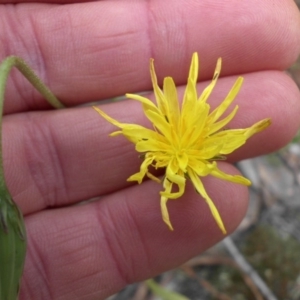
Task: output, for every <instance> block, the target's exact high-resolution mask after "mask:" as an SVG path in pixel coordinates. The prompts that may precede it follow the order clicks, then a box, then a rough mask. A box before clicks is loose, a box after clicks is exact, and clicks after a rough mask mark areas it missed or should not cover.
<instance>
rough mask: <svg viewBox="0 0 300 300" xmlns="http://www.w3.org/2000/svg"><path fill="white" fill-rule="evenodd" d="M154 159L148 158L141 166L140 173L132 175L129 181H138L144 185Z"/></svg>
mask: <svg viewBox="0 0 300 300" xmlns="http://www.w3.org/2000/svg"><path fill="white" fill-rule="evenodd" d="M153 160H154V157H147V158H145V159H144V161H143V162H142V164H141V167H140V171H139V172H138V173H135V174H133V175H131V176H130V177H129V178H128V179H127V181H137V182H138V183H139V184H141V183H142V180H143V178H144V177H145V175H146V173H147V172H148V167H149V165H151V163H152V162H153Z"/></svg>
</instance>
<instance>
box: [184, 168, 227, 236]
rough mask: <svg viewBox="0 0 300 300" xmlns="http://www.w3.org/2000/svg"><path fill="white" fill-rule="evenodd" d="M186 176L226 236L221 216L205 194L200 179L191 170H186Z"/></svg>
mask: <svg viewBox="0 0 300 300" xmlns="http://www.w3.org/2000/svg"><path fill="white" fill-rule="evenodd" d="M188 174H189V176H190V178H191V180H192V182H193V184H194V187H195V189H196V190H197V192H198V193H199V194H200V195H201V196H202V197H203V198H204V200H205V201H206V203H207V204H208V206H209V209H210V211H211V213H212V215H213V217H214V219H215V221H216V222H217V224H218V226H219V228H220V229H221V231H222V232H223V233H224V234H226V229H225V227H224V224H223V221H222V219H221V216H220V214H219V212H218V210H217V208H216V206H215V204H214V203H213V201H212V200H211V199H210V197H209V196H208V194H207V193H206V191H205V188H204V186H203V183H202V182H201V180H200V178H199V177H198V176H197V175H196V174H195V172H194V171H193V170H192V169H189V170H188Z"/></svg>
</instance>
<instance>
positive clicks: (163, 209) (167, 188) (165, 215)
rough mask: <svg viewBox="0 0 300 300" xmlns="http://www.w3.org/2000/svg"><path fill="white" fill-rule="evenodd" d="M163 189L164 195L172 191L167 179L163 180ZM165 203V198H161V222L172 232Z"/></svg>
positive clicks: (166, 199)
mask: <svg viewBox="0 0 300 300" xmlns="http://www.w3.org/2000/svg"><path fill="white" fill-rule="evenodd" d="M164 188H165V192H166V194H169V193H170V192H171V190H172V183H171V182H170V181H169V180H168V179H167V178H165V180H164ZM167 201H168V198H167V197H165V196H161V198H160V208H161V213H162V218H163V221H164V222H165V223H166V224H167V225H168V227H169V229H170V230H174V229H173V226H172V224H171V222H170V217H169V213H168V208H167Z"/></svg>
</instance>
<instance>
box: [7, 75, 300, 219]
mask: <svg viewBox="0 0 300 300" xmlns="http://www.w3.org/2000/svg"><path fill="white" fill-rule="evenodd" d="M235 79H236V78H235V77H234V78H232V77H228V78H222V79H221V80H220V81H219V82H218V84H217V86H216V89H215V91H214V92H213V95H212V96H211V98H210V99H209V103H211V104H212V106H216V105H217V103H220V102H221V101H222V100H223V99H224V97H225V96H226V94H227V93H228V91H229V89H230V88H231V86H232V85H233V83H234V81H235ZM204 86H205V84H204V83H202V84H199V86H198V87H199V91H201V90H203V88H204ZM180 91H181V92H180V93H181V94H182V92H183V87H181V88H180ZM235 104H238V105H239V107H240V108H239V111H238V113H237V115H236V117H235V118H234V119H233V120H232V122H231V123H230V124H229V126H230V127H231V128H245V127H249V126H251V125H252V124H254V123H255V122H257V121H259V120H261V119H264V118H271V119H272V125H271V127H270V128H268V129H267V130H265V131H263V132H261V133H259V134H257V135H255V136H253V137H252V138H251V139H250V140H249V141H248V142H247V143H246V145H245V146H243V147H242V148H240V150H238V151H237V152H235V153H234V154H233V155H232V156H231V157H230V161H235V160H237V159H244V158H248V157H251V156H255V155H261V154H264V153H267V152H271V151H275V150H276V149H278V148H280V147H282V146H283V145H285V144H286V143H287V142H288V141H289V140H290V139H291V138H292V137H293V136H294V135H295V133H296V131H297V130H298V128H299V122H300V118H299V115H300V103H299V91H298V88H297V87H296V85H295V84H294V82H293V81H292V80H291V79H290V78H289V77H288V76H287V75H285V74H283V73H281V72H275V71H270V72H259V73H253V74H248V75H245V80H244V85H243V86H242V89H241V92H240V94H239V95H238V96H237V99H236V100H235V103H234V104H233V105H232V106H234V105H235ZM101 108H102V109H103V110H104V111H105V112H106V113H107V114H109V115H111V116H112V117H114V118H116V119H117V120H119V121H121V122H124V123H126V122H127V123H137V124H142V125H145V126H148V127H149V126H150V124H149V122H147V121H146V119H145V116H144V115H143V113H142V108H141V105H140V104H139V103H137V102H135V101H132V100H128V101H123V102H119V103H113V104H108V105H103V107H101ZM229 111H231V109H229ZM287 120H288V121H287ZM150 127H151V126H150ZM3 128H4V136H3V140H4V141H3V143H4V145H3V146H4V167H5V175H6V178H7V182H8V186H9V189H10V191H11V192H12V195H13V198H14V200H15V201H16V202H17V203H18V204H19V205H20V206H21V208H22V211H23V213H25V214H28V213H32V212H35V211H37V210H40V209H43V208H45V207H49V206H50V207H56V206H61V205H67V204H70V203H75V202H78V201H82V200H87V199H90V198H93V197H96V196H99V195H104V194H108V193H111V192H113V191H115V190H119V189H122V188H124V187H126V186H128V183H127V182H126V179H127V178H128V177H129V176H130V175H132V174H134V173H136V172H137V171H138V170H139V166H140V164H141V160H140V159H139V158H138V153H137V152H136V151H135V150H134V145H133V144H131V143H130V142H129V141H127V140H126V139H125V138H124V137H121V136H120V137H114V138H112V137H109V136H108V134H109V133H111V132H113V131H115V129H116V128H115V127H114V126H113V125H111V124H109V123H108V122H107V121H105V120H104V119H103V118H101V117H100V116H99V115H98V114H97V113H96V112H95V111H94V110H93V109H92V108H91V107H85V108H76V109H67V110H61V111H50V112H43V113H39V112H35V113H26V114H17V115H10V116H7V117H5V121H4V127H3ZM12 137H13V138H12Z"/></svg>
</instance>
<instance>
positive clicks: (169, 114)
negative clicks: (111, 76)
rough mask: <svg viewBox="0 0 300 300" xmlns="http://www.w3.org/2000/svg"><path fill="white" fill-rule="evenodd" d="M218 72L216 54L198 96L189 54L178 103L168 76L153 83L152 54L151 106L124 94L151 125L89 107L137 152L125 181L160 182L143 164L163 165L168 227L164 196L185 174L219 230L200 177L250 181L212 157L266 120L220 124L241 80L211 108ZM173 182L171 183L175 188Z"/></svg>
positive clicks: (173, 194)
mask: <svg viewBox="0 0 300 300" xmlns="http://www.w3.org/2000/svg"><path fill="white" fill-rule="evenodd" d="M220 71H221V58H219V59H218V62H217V66H216V69H215V73H214V76H213V79H212V81H211V83H210V84H209V85H208V86H207V87H206V88H205V89H204V91H203V92H202V94H201V95H200V96H199V97H198V95H197V90H196V83H197V78H198V55H197V53H194V54H193V57H192V62H191V67H190V71H189V77H188V83H187V87H186V90H185V94H184V97H183V102H182V105H181V107H180V105H179V102H178V97H177V91H176V87H175V84H174V81H173V79H172V78H171V77H166V78H165V79H164V83H163V90H161V89H160V88H159V86H158V84H157V78H156V74H155V70H154V63H153V59H151V61H150V73H151V79H152V84H153V89H154V94H155V97H156V102H157V105H155V104H154V103H153V102H152V101H151V100H149V99H147V98H145V97H142V96H140V95H134V94H127V95H126V96H127V97H128V98H131V99H133V100H136V101H139V102H141V103H142V106H143V110H144V114H145V115H146V117H147V118H148V119H149V121H150V122H151V123H152V125H153V130H152V129H148V128H145V127H143V126H140V125H136V124H126V123H120V122H118V121H116V120H114V119H112V118H111V117H109V116H108V115H107V114H105V113H104V112H103V111H102V110H100V109H99V108H97V107H94V109H95V110H96V111H97V112H98V113H99V114H100V115H101V116H102V117H103V118H105V119H106V120H107V121H108V122H110V123H112V124H113V125H115V126H117V127H119V128H120V129H121V130H118V131H116V132H113V133H112V134H110V135H111V136H116V135H119V134H122V135H124V136H125V137H126V138H127V139H128V140H129V141H131V142H132V143H134V144H135V148H136V151H138V152H141V153H143V158H144V160H143V162H142V164H141V167H140V171H139V172H138V173H136V174H134V175H132V176H130V177H129V178H128V179H127V180H128V181H137V182H138V183H141V182H142V180H143V178H144V177H145V176H147V177H149V178H150V179H152V180H155V181H157V182H161V181H160V179H158V178H157V177H155V176H154V175H152V174H151V173H149V171H148V167H149V166H150V165H152V166H154V167H155V168H156V169H158V168H165V169H166V172H165V176H164V179H163V187H164V191H162V192H160V195H161V198H160V205H161V211H162V217H163V220H164V222H165V223H166V224H167V225H168V227H169V228H170V229H171V230H173V227H172V225H171V222H170V218H169V213H168V210H167V201H168V199H177V198H179V197H180V196H182V194H183V193H184V190H185V184H186V179H188V178H189V179H190V180H191V181H192V183H193V185H194V187H195V189H196V191H197V192H198V193H199V194H200V195H201V196H202V197H203V198H204V199H205V201H206V203H207V204H208V206H209V208H210V211H211V213H212V215H213V217H214V219H215V220H216V222H217V224H218V226H219V227H220V229H221V230H222V232H223V233H224V234H225V233H226V229H225V227H224V224H223V221H222V219H221V217H220V214H219V212H218V210H217V208H216V206H215V205H214V203H213V201H212V200H211V199H210V197H209V196H208V194H207V193H206V191H205V188H204V186H203V183H202V181H201V179H200V177H203V176H207V175H212V176H215V177H217V178H221V179H224V180H227V181H231V182H235V183H239V184H243V185H250V184H251V182H250V181H249V180H248V179H246V178H244V177H242V176H239V175H234V176H233V175H229V174H226V173H224V172H222V171H221V170H220V169H218V166H217V163H216V161H215V160H218V159H224V158H225V156H224V155H226V154H229V153H231V152H233V151H234V150H235V149H237V148H239V147H241V146H242V145H243V144H244V143H245V142H246V140H247V139H248V138H250V137H251V136H252V135H253V134H255V133H257V132H259V131H261V130H263V129H265V128H266V127H268V126H269V125H270V124H271V120H270V119H264V120H262V121H260V122H257V123H255V124H254V125H252V126H251V127H249V128H246V129H226V130H225V129H223V130H222V128H224V126H226V125H227V124H228V123H229V122H230V121H231V120H232V118H233V117H234V116H235V114H236V112H237V110H238V106H235V108H234V109H233V110H232V112H231V113H229V114H228V115H227V116H226V117H224V118H223V119H221V120H220V118H221V116H222V115H223V114H224V113H225V111H226V110H227V108H228V107H229V105H230V104H231V103H232V101H233V100H234V99H235V97H236V95H237V93H238V92H239V90H240V87H241V85H242V82H243V78H242V77H239V78H238V79H237V81H236V82H235V84H234V85H233V87H232V89H231V90H230V92H229V93H228V95H227V96H226V98H225V100H224V101H223V102H222V103H221V104H220V105H219V106H218V107H217V108H216V109H214V110H213V111H212V112H210V105H209V104H208V103H207V99H208V97H209V95H210V94H211V92H212V90H213V88H214V86H215V85H216V82H217V79H218V77H219V74H220ZM173 185H175V186H177V188H176V191H174V189H173Z"/></svg>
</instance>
